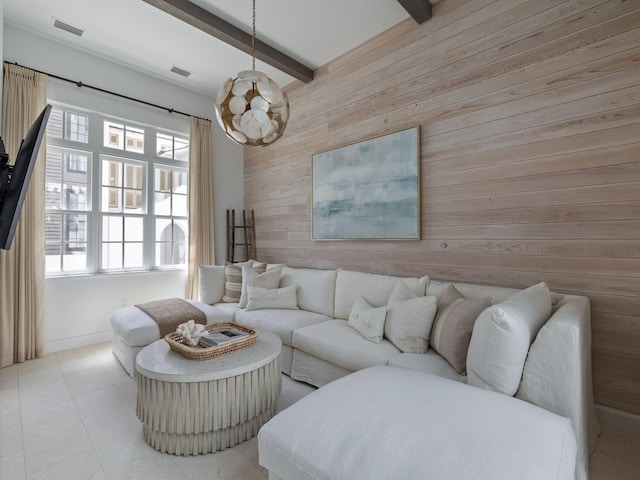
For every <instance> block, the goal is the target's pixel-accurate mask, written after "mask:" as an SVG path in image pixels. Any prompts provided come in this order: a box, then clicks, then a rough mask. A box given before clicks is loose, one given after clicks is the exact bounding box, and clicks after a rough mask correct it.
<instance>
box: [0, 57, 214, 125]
mask: <svg viewBox="0 0 640 480" xmlns="http://www.w3.org/2000/svg"><path fill="white" fill-rule="evenodd" d="M4 63H8V64H10V65H17V66H18V67H23V68H28V69H29V70H33V71H34V72H36V73H41V74H43V75H47V76H48V77H51V78H55V79H58V80H62V81H64V82H69V83H73V84H74V85H76V86H77V87H86V88H90V89H92V90H97V91H98V92H102V93H107V94H109V95H113V96H114V97H118V98H124V99H125V100H130V101H132V102H138V103H142V104H144V105H148V106H149V107H155V108H159V109H160V110H166V111H167V112H169V113H177V114H179V115H184V116H185V117H194V118H199V119H200V120H206V121H207V122H209V121H210V120H209V119H208V118H202V117H199V116H197V115H191V114H189V113H184V112H181V111H179V110H174V109H173V108H168V107H163V106H162V105H158V104H155V103H151V102H147V101H145V100H140V99H138V98H133V97H129V96H127V95H123V94H121V93H116V92H112V91H110V90H105V89H104V88H100V87H95V86H93V85H89V84H86V83H82V82H78V81H75V80H71V79H69V78H65V77H61V76H60V75H54V74H53V73H47V72H43V71H41V70H36V69H35V68H31V67H25V66H24V65H20V64H19V63H18V62H7V61H6V60H5V62H4Z"/></svg>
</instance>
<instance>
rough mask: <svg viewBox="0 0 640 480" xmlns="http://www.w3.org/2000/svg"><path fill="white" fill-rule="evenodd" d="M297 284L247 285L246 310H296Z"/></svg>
mask: <svg viewBox="0 0 640 480" xmlns="http://www.w3.org/2000/svg"><path fill="white" fill-rule="evenodd" d="M296 290H298V285H295V284H293V285H291V286H289V287H282V288H270V289H269V288H260V287H252V286H248V287H247V298H248V300H247V306H246V309H247V311H250V310H263V309H267V308H284V309H288V310H298V297H297V295H296Z"/></svg>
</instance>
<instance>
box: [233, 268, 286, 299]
mask: <svg viewBox="0 0 640 480" xmlns="http://www.w3.org/2000/svg"><path fill="white" fill-rule="evenodd" d="M265 268H266V265H265ZM280 272H281V270H280V269H279V268H276V269H274V270H269V271H268V272H267V271H260V270H256V269H255V268H254V266H253V265H252V266H251V267H248V266H246V265H245V266H244V267H242V290H241V294H240V300H238V307H240V308H244V307H246V306H247V301H248V300H249V296H248V293H247V288H248V287H260V288H267V289H271V288H278V285H280Z"/></svg>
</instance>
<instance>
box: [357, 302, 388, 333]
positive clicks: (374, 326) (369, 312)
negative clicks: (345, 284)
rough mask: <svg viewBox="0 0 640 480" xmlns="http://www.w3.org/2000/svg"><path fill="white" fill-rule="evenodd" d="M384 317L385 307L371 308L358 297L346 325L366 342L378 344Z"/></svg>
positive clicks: (385, 314)
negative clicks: (358, 333)
mask: <svg viewBox="0 0 640 480" xmlns="http://www.w3.org/2000/svg"><path fill="white" fill-rule="evenodd" d="M386 316H387V307H378V308H373V307H372V306H371V305H369V303H368V302H367V301H366V300H365V299H364V298H363V297H358V298H356V301H355V302H354V304H353V307H351V312H350V313H349V321H348V324H349V326H350V327H351V328H353V329H354V330H356V331H358V332H360V334H361V335H362V336H363V337H364V338H366V339H367V340H370V341H372V342H374V343H380V342H381V341H382V336H383V334H384V320H385V318H386Z"/></svg>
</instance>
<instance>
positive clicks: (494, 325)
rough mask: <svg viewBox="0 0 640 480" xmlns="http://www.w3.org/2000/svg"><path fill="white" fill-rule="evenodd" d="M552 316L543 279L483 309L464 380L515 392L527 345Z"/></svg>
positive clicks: (488, 388)
mask: <svg viewBox="0 0 640 480" xmlns="http://www.w3.org/2000/svg"><path fill="white" fill-rule="evenodd" d="M550 315H551V294H550V292H549V288H547V285H546V284H545V283H544V282H542V283H539V284H537V285H533V286H531V287H529V288H527V289H525V290H522V291H520V292H518V293H516V294H514V295H512V296H511V297H509V298H508V299H506V300H505V301H503V302H501V303H497V304H495V305H492V306H491V307H489V308H487V309H485V310H484V311H483V312H482V313H481V314H480V315H479V316H478V319H477V320H476V323H475V325H474V326H473V333H472V334H471V342H470V343H469V351H468V353H467V383H468V384H469V385H474V386H476V387H480V388H484V389H486V390H494V391H497V392H501V393H505V394H507V395H515V393H516V392H517V391H518V387H519V386H520V379H521V378H522V370H523V368H524V362H525V360H526V358H527V353H528V352H529V346H530V345H531V342H532V341H533V339H534V338H535V336H536V335H537V333H538V330H540V328H541V327H542V326H543V325H544V324H545V322H546V321H547V320H548V319H549V316H550Z"/></svg>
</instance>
